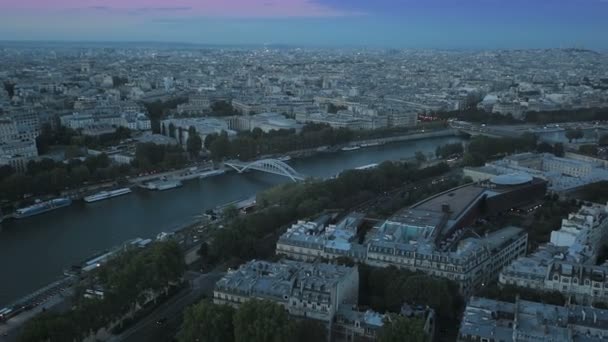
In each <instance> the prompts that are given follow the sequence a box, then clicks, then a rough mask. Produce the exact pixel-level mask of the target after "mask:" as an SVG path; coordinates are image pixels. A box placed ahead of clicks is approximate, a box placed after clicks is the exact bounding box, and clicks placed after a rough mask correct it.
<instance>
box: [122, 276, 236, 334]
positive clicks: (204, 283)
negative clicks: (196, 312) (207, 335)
mask: <svg viewBox="0 0 608 342" xmlns="http://www.w3.org/2000/svg"><path fill="white" fill-rule="evenodd" d="M189 273H190V274H195V272H189ZM224 274H225V273H224V272H211V273H206V274H200V275H198V276H196V278H194V279H193V280H192V287H191V288H188V289H185V290H184V291H182V292H180V293H178V294H177V295H176V296H174V297H173V298H171V299H169V300H168V301H167V302H166V303H163V304H161V306H160V307H158V308H157V309H156V310H154V311H153V312H152V313H151V314H150V315H148V316H147V317H145V318H143V319H142V320H140V321H139V322H137V323H136V324H135V325H134V326H133V327H131V328H129V329H128V330H126V331H125V332H123V333H122V334H120V335H119V336H115V337H113V338H112V339H110V341H111V342H122V341H126V342H153V341H159V342H160V341H171V340H172V339H173V337H174V336H175V334H176V333H177V330H178V329H179V326H180V325H181V322H182V314H183V311H184V310H185V309H186V307H188V306H190V305H192V304H195V303H196V301H197V300H199V299H200V298H201V297H202V296H203V295H204V296H209V297H210V296H212V294H213V287H214V286H215V283H216V282H217V281H218V280H219V279H221V278H222V276H224ZM162 319H166V321H164V322H163V324H158V323H157V322H158V321H159V320H162Z"/></svg>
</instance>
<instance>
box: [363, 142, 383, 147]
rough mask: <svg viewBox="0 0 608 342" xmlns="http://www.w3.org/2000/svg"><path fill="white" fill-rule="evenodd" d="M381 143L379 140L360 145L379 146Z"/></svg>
mask: <svg viewBox="0 0 608 342" xmlns="http://www.w3.org/2000/svg"><path fill="white" fill-rule="evenodd" d="M380 145H381V144H380V143H379V142H372V143H367V144H362V145H361V147H374V146H380Z"/></svg>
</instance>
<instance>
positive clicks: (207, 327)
mask: <svg viewBox="0 0 608 342" xmlns="http://www.w3.org/2000/svg"><path fill="white" fill-rule="evenodd" d="M234 314H235V313H234V309H232V308H231V307H230V306H227V305H216V304H213V303H211V302H209V301H202V302H200V303H198V304H196V305H194V306H192V307H190V308H188V309H186V311H185V312H184V325H183V329H182V331H181V333H180V335H179V341H183V342H191V341H200V342H232V341H234V326H233V319H234Z"/></svg>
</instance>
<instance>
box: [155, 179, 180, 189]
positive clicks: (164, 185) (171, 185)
mask: <svg viewBox="0 0 608 342" xmlns="http://www.w3.org/2000/svg"><path fill="white" fill-rule="evenodd" d="M182 185H183V184H182V182H180V181H178V180H165V181H160V182H157V183H156V190H158V191H165V190H171V189H175V188H179V187H181V186H182Z"/></svg>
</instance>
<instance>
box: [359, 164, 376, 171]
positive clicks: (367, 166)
mask: <svg viewBox="0 0 608 342" xmlns="http://www.w3.org/2000/svg"><path fill="white" fill-rule="evenodd" d="M377 167H378V164H368V165H363V166H359V167H356V168H355V170H371V169H375V168H377Z"/></svg>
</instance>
